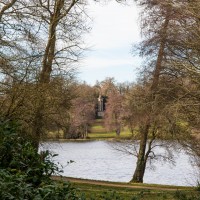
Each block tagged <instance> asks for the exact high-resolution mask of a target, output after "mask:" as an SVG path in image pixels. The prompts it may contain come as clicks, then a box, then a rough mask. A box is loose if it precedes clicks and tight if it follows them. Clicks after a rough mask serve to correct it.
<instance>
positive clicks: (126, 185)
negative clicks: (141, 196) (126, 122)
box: [52, 176, 194, 191]
mask: <svg viewBox="0 0 200 200" xmlns="http://www.w3.org/2000/svg"><path fill="white" fill-rule="evenodd" d="M52 179H53V180H61V179H62V180H64V181H69V182H72V183H83V184H91V185H99V186H108V187H119V188H133V189H134V188H137V189H148V190H162V191H176V190H193V189H194V188H193V187H180V186H177V187H176V186H163V187H162V185H155V186H148V185H144V186H143V185H131V184H129V183H114V182H105V181H96V180H88V179H79V178H69V177H62V178H61V177H59V176H52Z"/></svg>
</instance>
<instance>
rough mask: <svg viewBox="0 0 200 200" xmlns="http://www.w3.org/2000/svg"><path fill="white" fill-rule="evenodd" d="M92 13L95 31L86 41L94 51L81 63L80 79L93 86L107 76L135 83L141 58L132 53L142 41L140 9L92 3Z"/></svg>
mask: <svg viewBox="0 0 200 200" xmlns="http://www.w3.org/2000/svg"><path fill="white" fill-rule="evenodd" d="M88 11H89V12H88V15H89V16H91V18H93V28H92V31H91V33H90V34H88V35H87V37H86V38H85V42H86V43H87V44H88V46H92V48H91V51H90V52H87V54H86V57H85V58H84V60H83V62H82V63H81V68H80V72H81V74H80V78H82V79H83V80H85V81H86V82H88V83H90V84H92V83H94V82H95V80H103V79H104V78H103V77H107V76H111V77H115V78H116V80H119V81H126V80H129V81H130V80H133V77H135V76H134V73H135V72H134V70H135V69H136V67H138V66H139V65H140V59H139V58H137V57H133V56H132V55H131V54H130V51H131V45H132V44H133V43H136V42H139V40H140V31H139V25H138V9H137V8H136V6H135V5H131V6H124V5H121V4H119V3H117V2H116V1H112V2H109V3H108V4H107V5H104V6H102V5H101V4H100V3H95V2H94V1H91V3H90V6H88Z"/></svg>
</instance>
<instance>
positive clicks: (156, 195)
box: [73, 183, 200, 200]
mask: <svg viewBox="0 0 200 200" xmlns="http://www.w3.org/2000/svg"><path fill="white" fill-rule="evenodd" d="M73 184H74V186H75V187H76V188H77V189H78V191H79V193H80V194H81V193H83V194H84V196H85V198H86V199H88V200H196V199H197V198H196V197H198V196H199V197H200V193H199V192H197V191H195V190H185V191H184V190H175V191H165V190H160V189H159V187H160V186H159V185H158V186H157V187H158V189H157V188H156V186H155V189H140V188H119V187H113V186H99V185H93V184H83V183H73ZM168 187H169V186H168ZM193 197H194V198H193ZM195 198H196V199H195ZM198 200H199V199H198Z"/></svg>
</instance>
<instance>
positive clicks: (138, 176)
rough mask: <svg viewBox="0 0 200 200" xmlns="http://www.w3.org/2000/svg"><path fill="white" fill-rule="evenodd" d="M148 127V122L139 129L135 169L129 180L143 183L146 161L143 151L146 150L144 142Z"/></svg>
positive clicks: (146, 138)
mask: <svg viewBox="0 0 200 200" xmlns="http://www.w3.org/2000/svg"><path fill="white" fill-rule="evenodd" d="M149 127H150V125H149V123H148V124H146V125H145V126H142V127H140V131H141V139H140V149H139V154H138V159H137V164H136V169H135V172H134V175H133V178H132V180H131V181H130V182H134V183H143V177H144V172H145V168H146V161H147V159H145V157H146V155H145V151H146V144H147V140H148V133H149Z"/></svg>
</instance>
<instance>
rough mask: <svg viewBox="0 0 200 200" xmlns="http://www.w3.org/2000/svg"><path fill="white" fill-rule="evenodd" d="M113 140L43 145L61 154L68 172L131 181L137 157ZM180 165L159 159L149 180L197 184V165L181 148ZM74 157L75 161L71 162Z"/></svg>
mask: <svg viewBox="0 0 200 200" xmlns="http://www.w3.org/2000/svg"><path fill="white" fill-rule="evenodd" d="M109 143H110V142H106V141H93V142H65V143H56V142H49V143H44V144H43V145H42V147H41V149H50V150H51V151H53V152H54V153H57V154H59V156H58V157H56V159H55V161H56V162H59V163H60V164H61V165H62V166H63V167H64V172H63V175H64V176H68V177H76V178H86V179H94V180H106V181H117V182H128V181H130V179H131V177H132V175H133V172H134V169H135V165H136V158H135V157H133V156H132V155H127V154H124V153H122V152H120V151H116V150H114V149H113V148H112V147H111V145H110V144H109ZM174 155H175V161H176V166H173V165H172V164H168V163H162V162H160V161H156V162H155V163H154V166H156V168H155V169H154V170H152V169H150V167H149V166H147V170H146V172H145V176H144V182H145V183H156V184H170V185H189V186H191V185H195V181H196V180H195V178H196V177H195V174H196V173H195V168H194V167H193V166H192V163H191V162H190V161H189V157H188V156H187V155H186V154H185V153H184V152H183V151H181V152H180V153H178V152H175V153H174ZM70 160H73V161H74V162H73V163H70V164H68V162H69V161H70Z"/></svg>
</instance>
